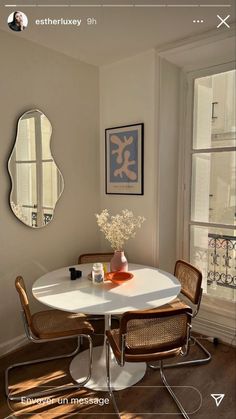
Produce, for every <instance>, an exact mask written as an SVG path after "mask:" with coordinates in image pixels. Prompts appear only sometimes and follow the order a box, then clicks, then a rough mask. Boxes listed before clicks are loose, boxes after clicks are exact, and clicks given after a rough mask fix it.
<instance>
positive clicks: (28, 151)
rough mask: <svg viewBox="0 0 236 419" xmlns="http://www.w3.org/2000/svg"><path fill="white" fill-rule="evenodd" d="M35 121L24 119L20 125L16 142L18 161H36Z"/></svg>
mask: <svg viewBox="0 0 236 419" xmlns="http://www.w3.org/2000/svg"><path fill="white" fill-rule="evenodd" d="M35 159H36V152H35V120H34V118H25V119H22V120H21V122H20V124H19V125H18V140H17V142H16V160H35Z"/></svg>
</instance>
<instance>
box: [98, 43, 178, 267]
mask: <svg viewBox="0 0 236 419" xmlns="http://www.w3.org/2000/svg"><path fill="white" fill-rule="evenodd" d="M179 77H180V74H179V69H178V67H176V66H175V65H173V64H170V63H168V62H167V61H165V60H161V61H160V60H159V58H158V56H157V55H156V52H155V51H154V50H150V51H147V52H145V53H143V54H139V55H137V56H135V57H132V58H129V59H126V60H123V61H120V62H118V63H115V64H112V65H109V66H106V67H103V68H101V70H100V121H101V133H100V135H101V197H102V198H101V207H102V208H108V209H110V210H111V212H113V213H116V212H118V211H120V210H121V209H124V208H128V209H130V210H132V211H133V212H134V213H135V214H136V215H143V216H144V217H145V218H146V221H145V223H144V224H143V225H142V227H141V230H139V231H138V233H137V236H136V237H135V238H134V239H131V240H129V241H128V242H127V245H126V246H125V250H126V252H127V255H128V259H129V260H130V261H135V262H136V263H137V262H139V263H144V264H149V265H154V266H156V265H158V266H159V267H160V268H162V269H165V270H167V271H169V272H171V271H173V267H174V262H175V259H176V212H177V187H178V138H179V122H178V109H179V106H178V103H179V91H178V86H179ZM138 122H144V195H143V196H129V195H106V194H105V186H104V185H105V172H104V165H105V163H104V143H105V139H104V130H105V128H108V127H112V126H119V125H120V126H122V125H128V124H134V123H138ZM104 245H105V242H104ZM108 246H109V245H108Z"/></svg>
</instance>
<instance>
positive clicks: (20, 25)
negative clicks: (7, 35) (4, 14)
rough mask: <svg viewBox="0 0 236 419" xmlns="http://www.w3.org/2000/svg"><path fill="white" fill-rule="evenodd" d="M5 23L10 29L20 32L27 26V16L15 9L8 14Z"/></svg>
mask: <svg viewBox="0 0 236 419" xmlns="http://www.w3.org/2000/svg"><path fill="white" fill-rule="evenodd" d="M7 23H8V26H9V28H10V29H11V30H12V31H15V32H20V31H23V30H24V29H25V28H27V25H28V18H27V16H26V15H25V14H24V13H23V12H20V11H19V10H17V11H16V12H13V13H11V14H10V15H9V16H8V19H7Z"/></svg>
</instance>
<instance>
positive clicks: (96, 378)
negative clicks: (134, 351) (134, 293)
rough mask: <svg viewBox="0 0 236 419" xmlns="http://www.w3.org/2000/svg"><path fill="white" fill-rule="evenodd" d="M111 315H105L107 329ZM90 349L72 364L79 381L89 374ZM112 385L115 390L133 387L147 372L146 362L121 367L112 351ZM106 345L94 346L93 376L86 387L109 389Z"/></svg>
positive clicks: (76, 357) (72, 370) (71, 370)
mask: <svg viewBox="0 0 236 419" xmlns="http://www.w3.org/2000/svg"><path fill="white" fill-rule="evenodd" d="M109 325H110V316H105V330H107V329H108V328H109ZM88 360H89V354H88V350H86V351H83V352H81V353H79V354H78V355H76V356H75V358H73V360H72V362H71V364H70V374H71V376H72V378H73V379H74V380H75V381H77V382H78V383H79V382H80V381H82V380H84V379H85V377H86V376H87V374H88ZM110 368H111V369H110V371H111V386H112V388H113V389H114V390H122V389H124V388H127V387H131V386H132V385H134V384H136V383H137V382H138V381H140V380H141V379H142V378H143V376H144V374H145V372H146V363H144V362H126V363H125V365H124V366H123V367H120V366H119V365H118V364H117V363H116V361H115V357H114V355H113V352H112V351H111V356H110ZM106 377H107V375H106V347H105V342H104V345H103V346H95V347H94V348H93V364H92V376H91V379H90V380H89V381H88V382H87V384H86V385H85V387H87V388H90V389H92V390H100V391H107V379H106Z"/></svg>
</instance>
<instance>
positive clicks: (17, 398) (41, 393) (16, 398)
mask: <svg viewBox="0 0 236 419" xmlns="http://www.w3.org/2000/svg"><path fill="white" fill-rule="evenodd" d="M83 336H84V337H86V338H87V339H88V341H89V373H88V376H87V377H86V379H85V380H83V381H82V382H81V383H78V384H71V385H65V386H59V387H53V388H50V389H48V390H43V391H39V392H36V393H31V394H29V393H28V394H27V395H24V394H21V396H13V395H11V394H10V393H9V372H10V371H11V370H12V369H14V368H17V367H22V366H24V365H33V364H38V363H41V362H47V361H51V360H55V359H62V358H69V357H71V356H74V355H76V354H77V353H78V352H79V349H80V337H79V338H78V344H77V347H76V349H75V350H74V351H73V352H71V353H69V354H66V355H58V356H53V357H47V358H40V359H35V360H32V361H25V362H19V363H17V364H13V365H10V366H9V367H8V368H7V369H6V371H5V393H6V396H7V398H8V399H9V400H12V401H21V400H22V398H23V397H42V396H46V395H49V394H51V393H54V392H58V391H64V390H71V389H75V388H77V389H78V388H80V387H82V386H84V385H85V384H86V383H87V382H88V381H89V380H90V378H91V370H92V339H91V337H90V336H89V335H83Z"/></svg>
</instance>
